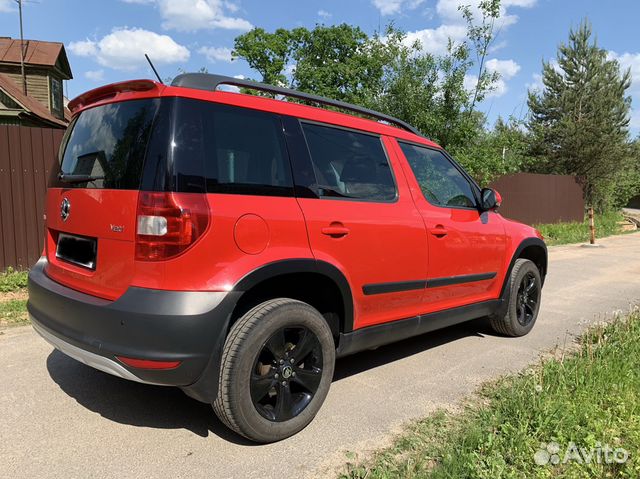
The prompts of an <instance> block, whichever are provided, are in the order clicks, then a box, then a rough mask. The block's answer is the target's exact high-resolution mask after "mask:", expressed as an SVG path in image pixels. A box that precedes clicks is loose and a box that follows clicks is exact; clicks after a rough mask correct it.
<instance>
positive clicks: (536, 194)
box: [491, 173, 584, 225]
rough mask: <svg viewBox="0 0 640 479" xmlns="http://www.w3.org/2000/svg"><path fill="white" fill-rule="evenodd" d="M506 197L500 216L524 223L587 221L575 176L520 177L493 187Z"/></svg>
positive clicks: (508, 176) (494, 184) (506, 180)
mask: <svg viewBox="0 0 640 479" xmlns="http://www.w3.org/2000/svg"><path fill="white" fill-rule="evenodd" d="M491 188H495V189H496V190H497V191H498V192H499V193H500V194H501V195H502V206H501V207H500V213H501V214H502V215H503V216H504V217H506V218H511V219H514V220H517V221H521V222H522V223H526V224H530V225H534V224H539V223H558V222H561V221H583V220H584V199H583V196H582V188H581V187H580V185H579V184H578V182H577V181H576V178H575V177H574V176H569V175H537V174H533V173H516V174H513V175H507V176H503V177H501V178H499V179H497V180H496V181H494V182H493V183H491Z"/></svg>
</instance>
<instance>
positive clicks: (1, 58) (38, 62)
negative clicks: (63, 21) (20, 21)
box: [0, 37, 73, 80]
mask: <svg viewBox="0 0 640 479" xmlns="http://www.w3.org/2000/svg"><path fill="white" fill-rule="evenodd" d="M24 45H25V46H24V48H25V55H24V62H25V64H26V65H34V66H45V67H52V68H56V69H58V71H59V72H60V73H61V74H62V75H63V77H64V79H65V80H69V79H71V78H73V74H72V73H71V67H70V66H69V60H68V59H67V53H66V51H65V49H64V45H63V44H62V43H59V42H43V41H40V40H24ZM0 63H16V64H20V40H18V39H14V38H9V37H0Z"/></svg>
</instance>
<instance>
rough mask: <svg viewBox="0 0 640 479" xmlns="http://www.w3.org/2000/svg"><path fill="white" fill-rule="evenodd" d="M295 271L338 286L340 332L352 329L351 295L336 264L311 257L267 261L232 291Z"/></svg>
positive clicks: (245, 288) (248, 288) (244, 288)
mask: <svg viewBox="0 0 640 479" xmlns="http://www.w3.org/2000/svg"><path fill="white" fill-rule="evenodd" d="M295 273H317V274H320V275H322V276H326V277H327V278H329V279H330V280H331V281H333V283H334V284H335V285H336V286H337V287H338V290H339V291H340V295H341V296H342V304H343V306H344V325H343V331H342V332H350V331H353V295H352V294H351V287H350V286H349V282H348V281H347V278H345V276H344V274H343V273H342V271H340V270H339V269H338V268H337V267H336V266H334V265H332V264H331V263H328V262H326V261H322V260H316V259H313V258H299V259H286V260H280V261H274V262H272V263H267V264H265V265H263V266H260V267H259V268H257V269H255V270H253V271H251V272H250V273H247V274H246V275H245V276H244V277H243V278H242V279H240V281H238V282H237V283H236V284H235V286H234V287H233V289H232V291H237V292H240V293H244V292H246V291H249V290H250V289H251V288H253V287H254V286H257V285H258V284H260V283H262V282H263V281H266V280H268V279H272V278H275V277H277V276H282V275H285V274H295Z"/></svg>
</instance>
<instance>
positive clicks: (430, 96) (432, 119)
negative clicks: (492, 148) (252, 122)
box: [233, 0, 500, 147]
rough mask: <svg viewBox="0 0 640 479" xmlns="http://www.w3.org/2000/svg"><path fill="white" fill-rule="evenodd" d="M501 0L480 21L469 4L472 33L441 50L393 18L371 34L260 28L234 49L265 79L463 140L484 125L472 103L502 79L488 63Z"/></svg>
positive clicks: (446, 141) (351, 29)
mask: <svg viewBox="0 0 640 479" xmlns="http://www.w3.org/2000/svg"><path fill="white" fill-rule="evenodd" d="M499 5H500V1H499V0H484V1H482V2H481V3H480V9H479V11H480V12H481V15H482V16H481V19H480V23H476V22H475V20H474V18H473V14H472V13H471V10H470V9H468V8H463V9H462V11H463V15H464V17H465V19H466V20H467V23H468V36H469V39H468V40H467V41H464V42H461V43H454V42H452V41H449V44H448V49H447V51H446V53H445V54H443V55H437V56H436V55H432V54H429V53H425V52H424V50H423V49H422V45H420V44H419V43H418V42H416V43H414V44H411V45H410V44H408V42H407V36H406V34H405V33H404V32H402V31H400V30H398V29H396V28H395V27H394V26H393V25H389V26H388V27H387V29H386V30H385V32H384V34H380V33H378V32H376V33H375V34H374V35H371V36H369V35H367V34H366V33H365V32H364V31H362V30H361V29H360V28H359V27H355V26H351V25H347V24H342V25H332V26H325V25H317V26H316V27H315V28H313V29H311V30H309V29H306V28H296V29H293V30H284V29H278V30H276V31H275V32H274V33H268V32H266V31H264V30H263V29H260V28H254V29H253V30H251V31H250V32H247V33H245V34H242V35H240V36H239V37H237V38H236V41H235V49H234V52H233V54H234V56H235V57H236V58H243V59H245V60H246V61H247V62H248V63H249V65H250V66H251V67H252V68H254V69H255V70H257V71H258V72H259V73H260V74H261V75H262V80H263V81H265V82H267V83H274V84H287V83H288V84H289V85H290V86H292V87H293V88H296V89H298V90H301V91H305V92H308V93H314V94H318V95H323V96H327V97H330V98H335V99H337V100H342V101H347V102H350V103H356V104H359V105H363V106H366V107H369V108H373V109H377V110H380V111H382V112H384V113H387V114H390V115H393V116H396V117H398V118H400V119H402V120H404V121H407V122H409V123H411V124H413V125H414V126H416V127H417V128H418V129H419V130H421V131H423V132H424V133H425V134H426V135H427V136H428V137H430V138H432V139H434V140H435V141H437V142H438V143H440V144H441V145H442V146H443V147H448V146H456V145H462V144H466V143H468V142H469V141H470V140H471V139H473V138H475V137H476V136H477V135H478V134H479V132H480V131H481V129H482V126H483V122H484V117H483V116H482V115H477V114H475V113H474V112H473V108H474V105H475V104H476V103H477V102H479V101H482V99H483V98H484V96H485V95H486V94H487V93H488V92H489V91H491V90H492V88H493V87H494V85H495V82H496V81H497V80H498V75H497V74H489V73H488V72H487V71H486V68H485V67H484V59H485V57H486V55H487V52H488V48H489V45H490V44H491V42H492V41H493V38H494V32H493V22H494V20H495V19H496V18H497V16H498V12H499ZM474 53H475V57H476V58H477V59H478V60H479V61H480V66H479V70H478V81H477V82H476V84H475V88H474V89H473V91H468V90H467V89H466V88H465V79H466V78H468V76H469V75H470V71H471V69H472V68H473V67H474V65H475V62H474V61H473V60H472V55H473V54H474ZM288 65H290V66H292V68H291V69H289V71H288V72H287V71H286V67H287V66H288ZM287 74H288V75H289V76H287Z"/></svg>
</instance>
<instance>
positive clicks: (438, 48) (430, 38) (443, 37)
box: [404, 25, 467, 55]
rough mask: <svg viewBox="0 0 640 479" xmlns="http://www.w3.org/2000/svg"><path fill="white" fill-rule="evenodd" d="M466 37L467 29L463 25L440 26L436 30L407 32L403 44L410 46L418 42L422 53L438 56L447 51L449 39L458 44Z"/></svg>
mask: <svg viewBox="0 0 640 479" xmlns="http://www.w3.org/2000/svg"><path fill="white" fill-rule="evenodd" d="M466 35H467V29H466V27H464V26H463V25H440V26H439V27H438V28H427V29H425V30H418V31H415V32H408V33H407V36H406V37H405V39H404V43H405V44H406V45H407V46H411V45H413V44H414V43H415V42H416V41H419V42H420V45H421V46H422V51H423V52H425V53H431V54H434V55H440V54H443V53H445V52H446V51H447V45H448V43H449V39H451V40H452V41H453V42H454V43H455V42H460V41H462V40H464V38H465V37H466Z"/></svg>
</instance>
